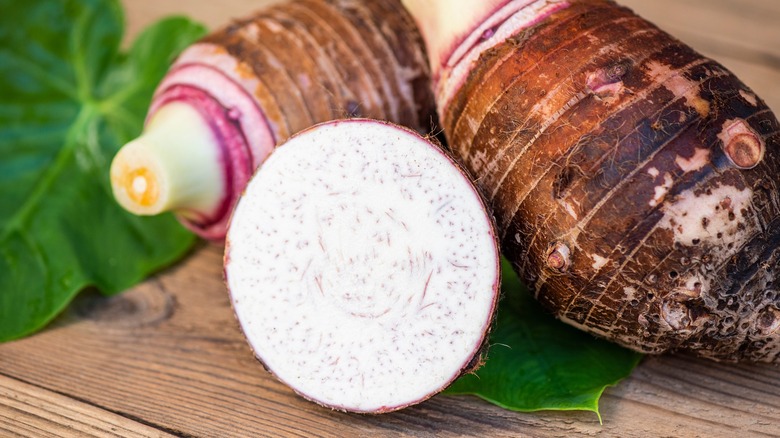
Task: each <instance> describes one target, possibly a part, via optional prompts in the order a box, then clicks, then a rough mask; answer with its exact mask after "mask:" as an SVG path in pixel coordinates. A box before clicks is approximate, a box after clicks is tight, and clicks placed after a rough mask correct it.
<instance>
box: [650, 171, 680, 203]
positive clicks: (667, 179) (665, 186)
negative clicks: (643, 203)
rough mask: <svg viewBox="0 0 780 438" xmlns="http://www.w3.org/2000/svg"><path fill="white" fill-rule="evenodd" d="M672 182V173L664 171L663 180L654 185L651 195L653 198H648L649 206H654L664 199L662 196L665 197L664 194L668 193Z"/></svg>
mask: <svg viewBox="0 0 780 438" xmlns="http://www.w3.org/2000/svg"><path fill="white" fill-rule="evenodd" d="M673 184H674V179H672V175H671V174H670V173H669V172H666V173H664V182H663V183H662V184H660V185H657V186H655V195H654V196H653V199H651V200H650V203H649V204H650V206H651V207H656V206H658V205H659V204H661V203H662V202H663V201H664V198H666V194H667V193H669V189H671V188H672V185H673Z"/></svg>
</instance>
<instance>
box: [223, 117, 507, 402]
mask: <svg viewBox="0 0 780 438" xmlns="http://www.w3.org/2000/svg"><path fill="white" fill-rule="evenodd" d="M225 276H226V281H227V285H228V288H229V289H230V295H231V300H232V304H233V307H234V309H235V312H236V315H237V317H238V320H239V322H240V324H241V327H242V329H243V331H244V334H245V336H246V338H247V340H248V341H249V344H250V345H251V347H252V348H253V350H254V352H255V354H256V356H257V358H258V359H259V360H260V361H261V362H262V363H263V365H264V366H265V367H266V368H267V369H268V370H269V371H270V372H271V373H273V374H274V375H275V376H276V377H278V378H279V379H280V380H281V381H283V382H285V383H286V384H287V385H289V386H290V387H292V388H293V389H294V390H295V391H296V392H298V393H299V394H301V395H302V396H303V397H305V398H307V399H309V400H312V401H315V402H317V403H319V404H321V405H324V406H328V407H331V408H334V409H339V410H346V411H353V412H373V413H379V412H388V411H393V410H397V409H400V408H403V407H406V406H409V405H412V404H415V403H418V402H421V401H423V400H425V399H427V398H429V397H431V396H432V395H434V394H436V393H438V392H439V391H441V390H443V389H444V388H446V387H447V386H448V385H449V384H450V383H451V382H452V381H453V380H455V379H456V378H457V377H458V376H460V375H461V374H463V373H464V372H468V371H470V370H472V369H473V368H474V366H475V365H477V364H479V363H480V362H481V352H482V349H483V346H484V345H485V344H486V339H487V334H488V332H489V329H490V325H491V322H492V319H493V314H494V312H495V307H496V302H497V298H498V288H499V254H498V248H497V244H496V236H495V232H494V228H493V219H492V216H491V215H490V214H488V213H487V211H486V207H485V204H484V202H483V199H482V197H481V196H480V194H479V192H478V191H477V190H476V189H475V187H474V186H473V184H472V182H471V181H470V179H469V178H468V176H467V174H466V173H465V172H464V171H463V170H462V168H461V167H460V166H458V165H457V164H456V163H455V162H454V161H453V160H452V159H451V158H450V156H449V155H448V154H447V153H446V152H444V151H443V150H442V149H441V148H439V147H438V146H437V145H434V144H433V143H431V142H429V141H428V140H426V139H424V138H422V137H420V136H419V135H417V134H416V133H414V132H412V131H409V130H406V129H403V128H400V127H397V126H394V125H391V124H388V123H384V122H377V121H371V120H366V119H351V120H342V121H335V122H328V123H325V124H321V125H317V126H315V127H313V128H310V129H308V130H306V131H303V132H302V133H299V134H297V135H295V136H293V137H292V138H291V139H290V140H289V141H288V142H286V143H285V144H284V145H283V146H281V147H279V148H278V149H277V150H275V151H274V152H273V153H272V154H271V155H270V156H269V158H268V160H267V161H266V162H265V163H264V164H263V166H262V167H261V168H260V169H259V171H258V172H257V173H256V174H255V176H254V177H253V178H252V180H251V182H250V183H249V185H248V187H247V189H246V191H245V193H244V194H243V196H242V197H241V199H240V200H239V202H238V204H237V206H236V209H235V211H234V213H233V217H232V219H231V224H230V227H229V230H228V235H227V243H226V249H225Z"/></svg>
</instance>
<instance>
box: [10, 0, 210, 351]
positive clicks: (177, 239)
mask: <svg viewBox="0 0 780 438" xmlns="http://www.w3.org/2000/svg"><path fill="white" fill-rule="evenodd" d="M123 20H124V17H123V12H122V9H121V7H120V5H119V3H118V2H117V1H115V0H35V1H18V0H0V341H5V340H9V339H14V338H18V337H21V336H24V335H26V334H29V333H32V332H33V331H35V330H37V329H40V328H41V327H43V326H44V325H45V324H46V323H47V322H49V321H50V320H51V319H52V318H53V317H54V316H56V315H57V313H59V312H60V311H61V310H62V309H63V308H64V307H65V306H66V305H67V304H68V302H70V300H71V299H72V298H73V297H74V296H75V295H76V294H77V293H78V292H79V291H80V290H81V289H83V288H85V287H87V286H95V287H97V288H99V289H100V290H101V291H102V292H104V293H106V294H114V293H117V292H119V291H122V290H124V289H126V288H128V287H130V286H132V285H133V284H135V283H137V282H139V281H141V280H142V279H143V278H144V277H146V276H147V275H149V274H150V273H152V272H154V271H155V270H158V269H160V268H161V267H163V266H165V265H167V264H170V263H172V262H173V261H175V260H176V259H177V258H179V257H181V256H182V255H183V254H184V253H185V252H186V251H187V249H188V248H189V247H190V246H191V244H192V243H193V241H194V237H193V236H192V235H191V234H190V233H189V232H187V231H185V230H184V229H183V228H182V227H181V226H180V225H179V224H178V223H177V222H176V221H175V219H174V218H173V217H171V216H162V217H155V218H139V217H135V216H132V215H130V214H128V213H125V212H124V211H123V210H122V209H121V208H120V207H119V206H118V205H117V204H116V203H115V202H114V200H113V197H112V195H111V187H110V184H109V178H108V168H109V165H110V162H111V159H112V158H113V156H114V154H115V153H116V151H117V150H118V148H119V147H120V146H121V145H122V144H123V143H125V142H127V141H128V140H131V139H132V138H133V137H134V136H136V135H138V134H139V133H140V132H141V128H142V124H143V118H144V116H145V113H146V108H147V106H148V104H149V101H150V99H151V95H152V92H153V91H154V88H155V86H156V85H157V83H158V82H159V81H160V80H161V78H162V76H163V75H164V74H165V71H166V69H167V68H168V66H169V65H170V62H171V61H172V60H173V58H174V57H175V55H176V54H177V53H178V52H179V51H180V50H182V49H183V48H184V47H186V46H187V45H188V44H190V43H191V42H193V41H194V40H195V39H196V38H198V37H200V36H201V35H203V34H204V33H205V30H204V28H203V27H202V26H200V25H198V24H195V23H193V22H191V21H189V20H187V19H184V18H171V19H167V20H164V21H161V22H159V23H157V24H155V25H153V26H151V27H150V28H148V29H147V30H146V31H145V32H143V34H141V35H140V36H139V37H138V39H137V40H136V41H135V43H133V44H132V47H131V48H130V50H129V52H127V53H122V52H121V51H120V50H119V46H120V42H121V38H122V34H123V31H124V23H123Z"/></svg>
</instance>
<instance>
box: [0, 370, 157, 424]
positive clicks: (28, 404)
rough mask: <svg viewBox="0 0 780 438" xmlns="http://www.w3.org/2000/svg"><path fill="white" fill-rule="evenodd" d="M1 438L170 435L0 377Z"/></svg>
mask: <svg viewBox="0 0 780 438" xmlns="http://www.w3.org/2000/svg"><path fill="white" fill-rule="evenodd" d="M0 436H2V437H4V438H10V437H17V436H18V437H29V436H40V437H52V438H57V437H65V436H68V437H82V436H83V437H89V436H97V437H138V438H142V437H157V438H163V437H170V436H172V435H170V434H167V433H165V432H163V431H160V430H158V429H155V428H152V427H148V426H146V425H144V424H142V423H139V422H137V421H134V420H130V419H128V418H126V417H123V416H121V415H117V414H114V413H112V412H108V411H106V410H103V409H100V408H96V407H94V406H92V405H90V404H88V403H83V402H79V401H76V400H74V399H73V398H71V397H67V396H63V395H61V394H57V393H54V392H51V391H47V390H44V389H41V388H39V387H35V386H33V385H29V384H26V383H23V382H21V381H19V380H14V379H10V378H8V377H4V376H0Z"/></svg>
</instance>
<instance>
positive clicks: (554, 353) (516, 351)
mask: <svg viewBox="0 0 780 438" xmlns="http://www.w3.org/2000/svg"><path fill="white" fill-rule="evenodd" d="M502 282H503V286H502V291H503V295H504V298H503V299H502V300H501V302H500V303H499V310H498V315H497V317H496V326H495V327H494V329H493V331H492V333H491V335H490V343H491V346H490V350H489V351H488V357H487V362H486V363H485V365H484V366H483V367H482V368H480V369H479V370H477V372H476V374H468V375H466V376H463V377H461V378H460V379H458V380H457V381H455V383H454V384H453V385H452V386H450V387H449V388H448V389H447V391H446V393H447V394H472V395H476V396H478V397H481V398H483V399H485V400H487V401H489V402H491V403H494V404H496V405H498V406H501V407H503V408H506V409H511V410H516V411H526V412H530V411H540V410H585V411H592V412H595V413H596V414H598V412H599V411H598V401H599V398H600V397H601V394H602V392H604V389H606V387H608V386H611V385H614V384H616V383H617V382H619V381H620V380H621V379H623V378H625V377H627V376H628V375H629V374H630V373H631V371H632V370H633V369H634V367H636V365H637V364H638V363H639V360H640V359H641V358H642V355H640V354H638V353H635V352H632V351H630V350H626V349H624V348H621V347H619V346H617V345H615V344H612V343H609V342H606V341H603V340H600V339H596V338H594V337H593V336H591V335H589V334H587V333H584V332H581V331H579V330H577V329H574V328H572V327H569V326H567V325H565V324H563V323H562V322H560V321H558V320H556V319H555V318H553V317H552V316H551V315H550V314H549V313H548V312H547V311H545V310H544V309H543V308H542V307H541V305H540V304H539V303H537V302H536V301H535V300H534V299H533V297H532V296H531V295H530V293H528V291H527V290H526V288H525V287H524V286H523V284H522V283H520V281H519V280H518V278H517V275H515V273H514V271H512V267H511V266H510V265H509V263H507V262H506V261H505V262H504V263H503V278H502ZM599 418H600V417H599Z"/></svg>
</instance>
